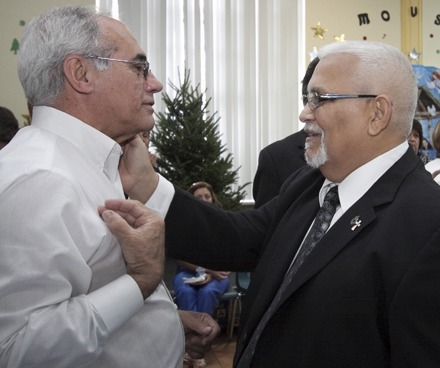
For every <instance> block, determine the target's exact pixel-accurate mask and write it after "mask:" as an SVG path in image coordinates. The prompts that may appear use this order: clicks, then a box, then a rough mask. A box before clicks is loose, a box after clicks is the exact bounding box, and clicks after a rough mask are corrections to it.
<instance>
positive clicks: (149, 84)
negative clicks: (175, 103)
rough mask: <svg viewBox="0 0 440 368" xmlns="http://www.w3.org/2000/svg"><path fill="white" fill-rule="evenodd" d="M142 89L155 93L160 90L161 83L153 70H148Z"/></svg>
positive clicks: (161, 87)
mask: <svg viewBox="0 0 440 368" xmlns="http://www.w3.org/2000/svg"><path fill="white" fill-rule="evenodd" d="M144 89H145V91H147V92H153V93H157V92H160V91H162V89H163V85H162V83H160V82H159V80H158V79H157V78H156V76H155V75H154V74H153V72H152V71H151V70H150V71H149V72H148V74H147V78H146V79H145V82H144Z"/></svg>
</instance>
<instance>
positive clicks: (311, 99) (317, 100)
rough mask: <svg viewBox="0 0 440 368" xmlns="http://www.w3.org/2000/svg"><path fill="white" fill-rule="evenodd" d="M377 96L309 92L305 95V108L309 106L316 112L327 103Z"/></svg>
mask: <svg viewBox="0 0 440 368" xmlns="http://www.w3.org/2000/svg"><path fill="white" fill-rule="evenodd" d="M375 97H377V95H347V94H337V93H326V94H322V95H321V94H319V93H318V92H309V93H308V94H307V95H303V104H304V106H305V105H307V104H309V107H310V109H311V110H316V109H317V108H318V107H321V106H322V105H323V104H324V103H325V102H327V101H331V100H343V99H347V98H375Z"/></svg>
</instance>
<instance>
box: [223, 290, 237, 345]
mask: <svg viewBox="0 0 440 368" xmlns="http://www.w3.org/2000/svg"><path fill="white" fill-rule="evenodd" d="M240 296H241V295H240V293H239V292H238V291H237V290H236V289H235V288H234V287H233V286H229V289H228V290H226V292H225V293H224V294H223V295H222V296H221V297H220V302H222V301H227V302H228V308H227V313H228V317H227V324H226V336H227V337H228V339H229V340H231V339H232V336H233V334H234V327H235V319H236V317H237V309H238V303H239V300H240Z"/></svg>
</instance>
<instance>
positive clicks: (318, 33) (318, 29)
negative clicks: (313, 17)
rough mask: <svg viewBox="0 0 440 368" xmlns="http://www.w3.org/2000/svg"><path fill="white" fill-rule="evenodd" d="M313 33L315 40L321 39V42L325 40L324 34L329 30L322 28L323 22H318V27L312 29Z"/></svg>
mask: <svg viewBox="0 0 440 368" xmlns="http://www.w3.org/2000/svg"><path fill="white" fill-rule="evenodd" d="M312 31H314V32H315V34H314V35H313V38H316V37H319V38H320V39H321V40H323V39H324V33H325V32H327V29H325V28H322V27H321V22H318V24H317V25H316V27H312Z"/></svg>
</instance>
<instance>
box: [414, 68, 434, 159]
mask: <svg viewBox="0 0 440 368" xmlns="http://www.w3.org/2000/svg"><path fill="white" fill-rule="evenodd" d="M413 70H414V73H415V75H416V77H417V86H418V89H419V94H418V95H419V97H418V101H417V109H416V114H415V118H416V119H417V120H419V121H420V123H421V124H422V128H423V140H422V142H423V148H422V151H423V153H424V154H425V155H427V156H428V157H429V159H430V160H433V159H435V158H436V155H437V152H436V151H435V150H434V149H433V147H432V139H431V135H432V131H433V129H434V127H435V126H436V125H437V124H438V122H439V121H440V68H437V67H434V66H423V65H413Z"/></svg>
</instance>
